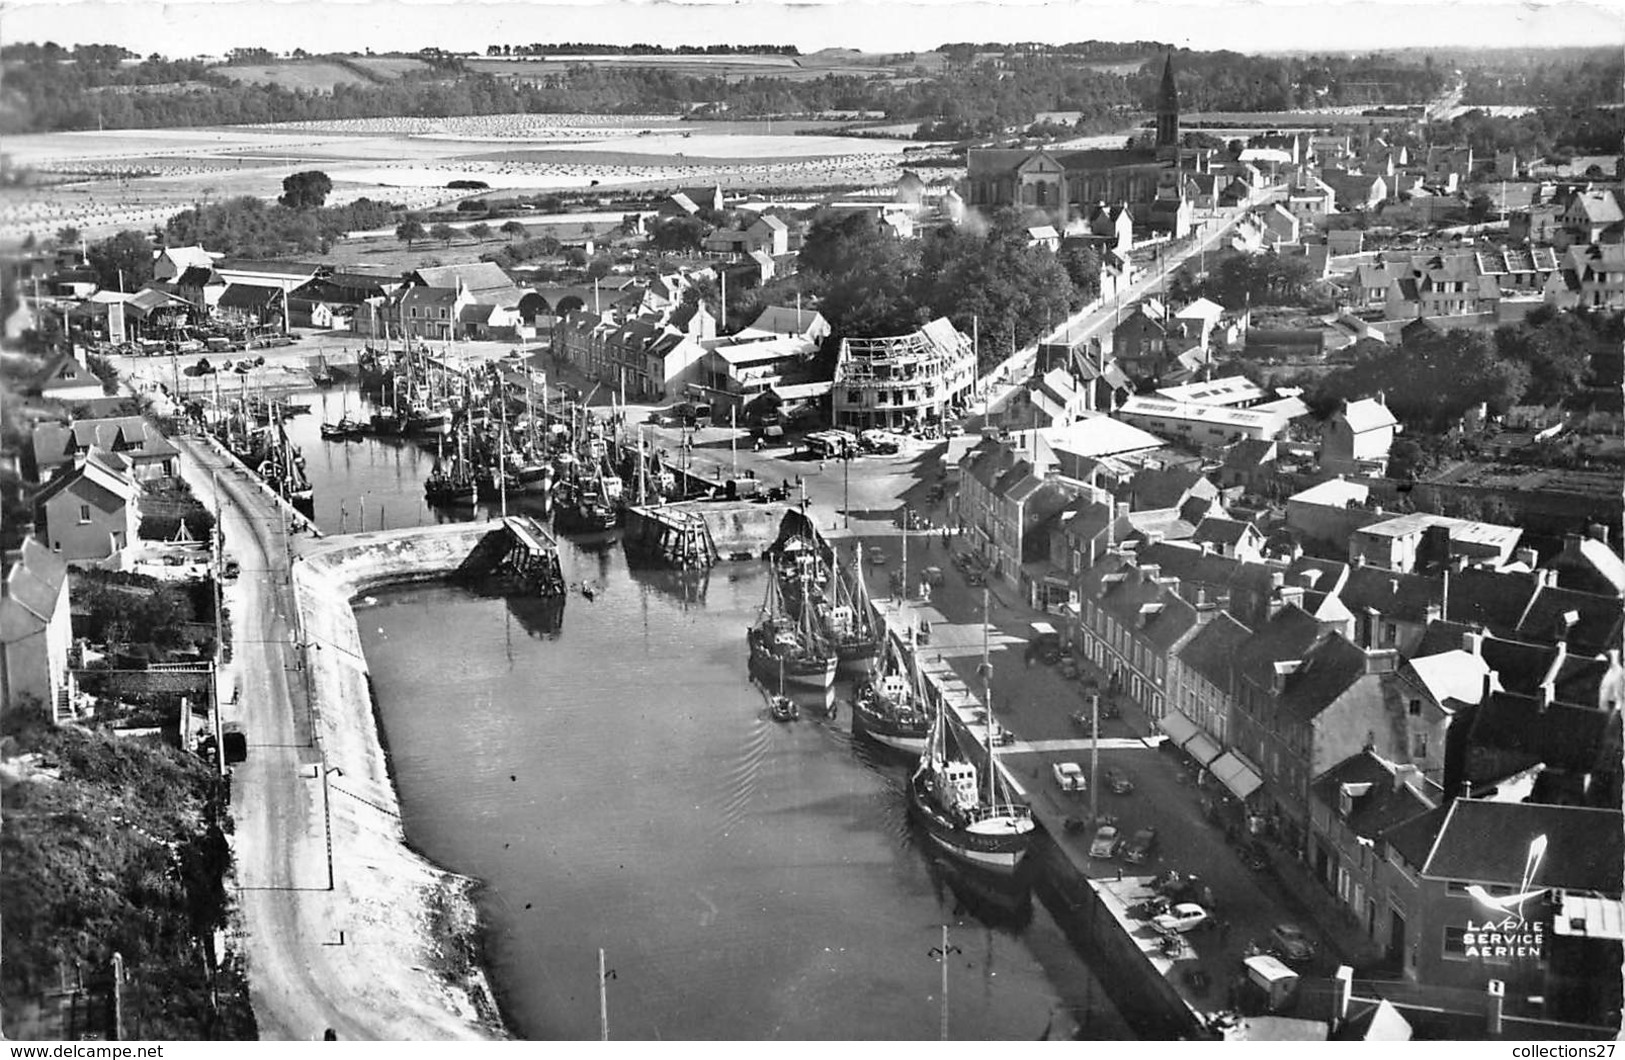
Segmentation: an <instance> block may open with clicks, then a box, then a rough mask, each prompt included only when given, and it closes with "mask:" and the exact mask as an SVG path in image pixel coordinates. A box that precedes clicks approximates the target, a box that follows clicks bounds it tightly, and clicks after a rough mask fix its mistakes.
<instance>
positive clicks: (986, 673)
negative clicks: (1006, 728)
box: [982, 584, 998, 806]
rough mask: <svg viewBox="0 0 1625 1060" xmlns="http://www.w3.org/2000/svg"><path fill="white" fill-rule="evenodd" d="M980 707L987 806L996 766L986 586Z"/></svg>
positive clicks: (991, 803) (991, 799)
mask: <svg viewBox="0 0 1625 1060" xmlns="http://www.w3.org/2000/svg"><path fill="white" fill-rule="evenodd" d="M982 705H983V706H984V707H986V708H987V804H988V805H989V806H994V805H996V800H995V798H994V792H993V778H994V776H995V775H996V774H997V772H998V765H997V764H996V763H995V762H994V761H993V666H992V664H991V663H989V662H988V661H987V585H986V584H983V586H982Z"/></svg>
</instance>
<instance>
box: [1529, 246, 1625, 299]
mask: <svg viewBox="0 0 1625 1060" xmlns="http://www.w3.org/2000/svg"><path fill="white" fill-rule="evenodd" d="M1545 299H1546V302H1547V304H1549V305H1554V306H1558V307H1559V308H1563V309H1608V310H1616V311H1617V310H1620V309H1625V244H1622V243H1607V244H1598V243H1592V244H1590V245H1587V246H1571V247H1569V249H1568V251H1567V253H1565V254H1564V256H1563V260H1562V263H1561V265H1560V266H1559V267H1558V269H1557V270H1556V271H1555V272H1554V273H1553V274H1552V275H1551V276H1550V277H1548V279H1547V281H1546V285H1545Z"/></svg>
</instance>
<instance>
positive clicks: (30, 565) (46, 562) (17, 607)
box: [0, 537, 68, 644]
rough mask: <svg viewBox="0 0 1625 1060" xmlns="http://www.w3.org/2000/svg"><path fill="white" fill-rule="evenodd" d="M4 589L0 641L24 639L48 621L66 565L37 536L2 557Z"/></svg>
mask: <svg viewBox="0 0 1625 1060" xmlns="http://www.w3.org/2000/svg"><path fill="white" fill-rule="evenodd" d="M5 562H6V564H7V566H6V572H5V583H6V591H5V593H4V595H0V643H6V644H11V643H15V642H16V641H20V640H24V639H26V638H28V637H31V636H33V635H35V634H36V633H38V632H39V631H40V630H43V629H44V628H45V627H46V626H48V625H50V622H51V618H52V616H53V615H54V614H55V609H56V604H57V600H58V598H59V595H60V594H61V591H62V583H63V582H64V581H66V580H67V577H68V567H67V564H66V563H64V562H63V561H62V560H61V559H60V558H59V557H57V556H55V555H53V554H52V552H51V550H50V549H48V548H46V547H45V546H44V545H43V544H41V543H40V541H39V539H38V538H34V537H29V538H25V539H24V540H23V544H22V547H21V548H20V549H18V550H17V551H16V552H15V553H7V555H6V557H5Z"/></svg>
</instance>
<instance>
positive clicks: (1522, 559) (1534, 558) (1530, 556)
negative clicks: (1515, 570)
mask: <svg viewBox="0 0 1625 1060" xmlns="http://www.w3.org/2000/svg"><path fill="white" fill-rule="evenodd" d="M1512 562H1514V563H1522V564H1523V565H1524V566H1526V567H1528V568H1529V569H1530V570H1534V569H1535V567H1536V565H1538V564H1539V563H1540V556H1539V554H1538V553H1536V552H1535V550H1534V549H1532V548H1520V549H1518V550H1517V551H1516V552H1514V553H1512Z"/></svg>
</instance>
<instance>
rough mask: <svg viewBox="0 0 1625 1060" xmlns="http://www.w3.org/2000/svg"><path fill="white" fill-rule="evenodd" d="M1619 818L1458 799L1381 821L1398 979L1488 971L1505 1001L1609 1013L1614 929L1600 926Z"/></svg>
mask: <svg viewBox="0 0 1625 1060" xmlns="http://www.w3.org/2000/svg"><path fill="white" fill-rule="evenodd" d="M1621 825H1622V817H1621V814H1620V811H1619V809H1618V808H1617V807H1616V808H1607V809H1602V808H1593V807H1582V806H1556V805H1547V804H1540V803H1518V802H1512V803H1509V802H1499V801H1493V800H1486V799H1466V798H1457V799H1454V800H1452V801H1451V802H1450V803H1449V805H1448V806H1447V807H1443V808H1441V809H1439V810H1436V811H1433V812H1431V813H1428V814H1424V815H1422V816H1420V817H1417V818H1413V819H1412V820H1411V821H1409V822H1406V824H1404V825H1402V826H1400V827H1397V828H1393V829H1390V830H1389V831H1388V832H1387V833H1386V835H1385V840H1386V849H1385V850H1384V851H1383V853H1384V854H1385V855H1386V856H1387V860H1388V861H1389V863H1390V864H1391V865H1392V867H1393V869H1394V870H1395V873H1394V877H1395V886H1394V888H1393V891H1394V892H1395V893H1394V898H1398V899H1401V900H1400V901H1393V900H1391V903H1390V909H1391V911H1392V913H1393V915H1394V916H1395V917H1397V922H1393V923H1392V927H1391V930H1392V933H1393V934H1394V935H1396V936H1399V937H1400V938H1401V939H1402V940H1403V941H1402V942H1401V945H1400V946H1399V947H1398V948H1399V949H1400V950H1401V952H1402V953H1403V955H1404V958H1405V965H1404V970H1405V973H1406V976H1407V978H1410V979H1413V980H1415V981H1416V982H1418V983H1421V984H1425V985H1432V986H1441V987H1454V988H1458V989H1471V990H1477V991H1482V990H1484V989H1485V988H1486V987H1487V986H1488V985H1489V984H1490V982H1491V981H1492V980H1498V981H1499V982H1500V983H1501V984H1502V992H1503V993H1504V994H1505V996H1506V998H1507V999H1508V1002H1509V1003H1510V1002H1512V1001H1514V1000H1518V1001H1522V1000H1523V999H1526V998H1530V997H1533V996H1538V997H1540V998H1541V999H1542V1000H1543V1003H1542V1005H1541V1009H1540V1011H1541V1013H1542V1015H1543V1016H1544V1017H1545V1018H1548V1019H1569V1020H1583V1021H1585V1022H1587V1023H1593V1024H1596V1023H1609V1024H1610V1025H1615V1024H1617V1019H1618V1017H1617V1015H1614V1014H1616V1013H1617V1012H1618V1011H1619V1003H1620V1002H1619V998H1620V985H1621V984H1620V941H1619V931H1618V929H1617V928H1609V927H1605V926H1604V925H1605V924H1606V923H1607V922H1608V921H1609V920H1610V918H1613V919H1614V920H1615V922H1617V917H1618V915H1619V900H1620V897H1621V890H1622V888H1621V865H1622V864H1625V860H1622V859H1625V845H1622V843H1621V838H1620V837H1621V835H1622V828H1621ZM1519 897H1521V900H1519V901H1513V902H1510V903H1505V904H1503V903H1502V902H1498V901H1497V900H1498V899H1499V900H1505V899H1508V898H1519ZM1401 910H1403V913H1401Z"/></svg>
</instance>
